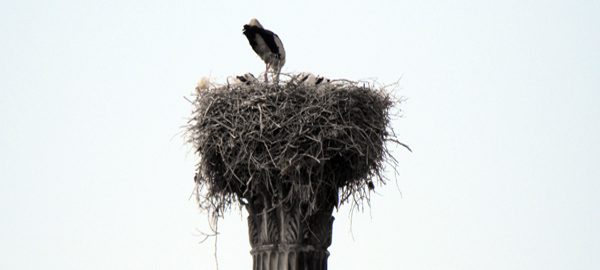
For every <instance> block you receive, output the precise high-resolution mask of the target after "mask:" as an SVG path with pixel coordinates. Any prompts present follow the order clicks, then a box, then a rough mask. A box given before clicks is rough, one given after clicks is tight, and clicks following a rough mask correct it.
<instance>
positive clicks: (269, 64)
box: [265, 62, 273, 82]
mask: <svg viewBox="0 0 600 270" xmlns="http://www.w3.org/2000/svg"><path fill="white" fill-rule="evenodd" d="M271 64H273V62H269V63H267V69H265V82H268V78H267V74H269V68H270V67H271Z"/></svg>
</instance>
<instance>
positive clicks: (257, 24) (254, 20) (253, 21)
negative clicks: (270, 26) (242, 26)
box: [248, 18, 263, 28]
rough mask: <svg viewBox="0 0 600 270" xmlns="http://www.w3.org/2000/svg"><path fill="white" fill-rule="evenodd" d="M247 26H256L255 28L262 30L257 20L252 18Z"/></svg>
mask: <svg viewBox="0 0 600 270" xmlns="http://www.w3.org/2000/svg"><path fill="white" fill-rule="evenodd" d="M248 25H251V26H257V27H260V28H263V27H262V25H260V23H259V22H258V20H257V19H256V18H252V19H251V20H250V22H249V23H248Z"/></svg>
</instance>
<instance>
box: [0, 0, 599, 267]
mask: <svg viewBox="0 0 600 270" xmlns="http://www.w3.org/2000/svg"><path fill="white" fill-rule="evenodd" d="M213 2H215V1H179V2H171V3H167V2H158V1H99V2H98V1H97V2H95V3H92V2H87V1H84V2H82V1H50V2H48V1H3V2H2V3H1V4H0V36H2V38H1V39H0V46H1V47H0V48H1V49H0V59H2V61H0V142H1V143H0V164H2V165H1V166H0V217H2V218H0V268H1V269H215V267H216V266H215V260H214V256H213V252H214V241H213V240H212V239H211V240H209V241H207V242H205V243H203V244H199V243H198V242H199V241H200V240H201V239H202V238H201V237H199V236H198V232H197V230H201V231H206V230H208V225H207V223H206V216H205V215H204V214H202V213H200V211H199V209H198V206H197V205H196V202H195V200H194V199H193V198H192V199H189V197H190V194H191V193H192V192H193V188H194V183H193V175H194V164H195V162H196V161H197V160H198V159H197V157H195V156H194V155H193V153H189V150H190V148H189V146H186V145H184V143H183V139H182V138H181V137H179V132H180V131H181V129H180V127H181V126H182V125H184V124H186V121H187V117H189V116H190V113H191V107H190V104H189V103H188V102H187V101H186V100H185V99H183V96H184V95H189V93H190V92H192V91H193V88H194V85H195V83H196V82H197V81H198V80H199V79H200V77H202V76H208V75H209V74H210V75H211V77H212V78H213V79H214V80H215V81H217V82H223V81H224V80H225V78H226V77H227V76H230V75H234V74H242V73H245V72H252V73H254V74H255V75H257V74H259V73H260V72H261V71H262V70H263V69H264V64H263V63H262V61H261V60H260V59H259V58H258V56H256V55H255V54H254V52H253V51H252V49H251V48H250V46H249V45H248V41H247V40H246V38H245V37H244V36H243V35H242V26H243V25H244V24H245V23H247V22H248V21H249V20H250V19H251V18H252V17H256V18H258V19H259V20H260V22H261V23H262V25H263V26H264V27H265V28H267V29H270V30H273V31H274V32H275V33H277V34H278V35H279V37H280V38H281V40H282V41H283V44H284V47H285V49H286V52H287V55H286V58H287V62H286V65H285V66H284V67H283V71H284V72H301V71H310V72H313V73H316V74H320V75H324V76H327V77H329V78H332V79H336V78H346V79H351V80H358V79H366V78H373V77H376V78H377V80H378V81H379V82H381V83H383V84H387V83H393V82H395V81H396V80H398V79H399V78H401V80H400V82H399V84H400V87H401V89H400V90H399V91H398V92H397V94H398V95H401V96H404V97H406V98H408V99H407V101H406V102H405V103H403V104H402V105H401V107H400V108H401V109H402V110H403V117H402V118H396V119H394V122H393V126H394V129H395V130H396V132H397V134H398V136H399V140H401V141H402V142H404V143H406V144H408V145H410V146H411V148H412V149H413V153H410V152H408V151H405V150H404V149H402V148H396V147H394V148H393V149H392V150H393V154H394V156H395V158H396V159H397V160H398V161H399V164H398V166H397V167H396V170H397V171H398V172H399V173H398V175H396V176H395V175H394V173H393V168H388V170H387V173H386V175H387V176H388V177H390V178H391V181H390V182H389V183H388V185H386V186H383V187H377V188H376V191H377V193H378V194H373V196H372V200H371V206H372V208H371V210H370V211H369V210H367V211H365V212H364V213H354V215H353V217H352V219H350V217H349V207H348V206H344V207H341V208H340V210H339V212H337V213H335V217H336V220H335V222H334V235H333V244H332V246H331V247H330V248H329V251H330V253H331V256H330V258H329V269H593V268H596V267H598V265H600V256H598V254H600V229H599V228H600V196H599V195H598V194H600V140H599V136H600V120H598V118H599V116H600V92H599V90H600V50H599V48H600V34H599V33H600V3H598V2H597V1H550V2H549V1H444V2H442V1H360V2H358V1H343V2H342V1H339V2H337V1H336V2H332V1H327V2H325V1H302V2H297V1H296V2H289V3H288V2H282V1H270V2H260V3H259V2H250V1H248V3H244V4H241V3H226V2H225V1H220V2H218V3H213ZM395 179H396V180H395ZM396 181H397V182H396ZM351 221H352V224H351V223H350V222H351ZM219 230H220V233H221V234H220V236H219V238H218V246H217V247H218V253H217V254H218V260H219V269H251V268H252V264H251V262H252V259H251V257H250V254H249V251H250V245H249V243H248V236H247V225H246V214H245V212H242V214H240V211H234V212H232V213H230V214H229V215H227V217H226V219H224V220H222V222H221V223H219Z"/></svg>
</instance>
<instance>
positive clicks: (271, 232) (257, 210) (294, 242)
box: [246, 196, 334, 270]
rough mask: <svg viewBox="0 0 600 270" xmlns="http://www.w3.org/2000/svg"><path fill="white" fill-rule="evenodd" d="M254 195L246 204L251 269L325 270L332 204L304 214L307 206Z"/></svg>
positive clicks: (330, 231)
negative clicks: (274, 202)
mask: <svg viewBox="0 0 600 270" xmlns="http://www.w3.org/2000/svg"><path fill="white" fill-rule="evenodd" d="M272 201H273V200H272V198H268V199H265V197H263V196H257V197H255V198H254V199H253V200H250V201H249V203H248V204H247V205H246V209H247V210H248V213H249V216H248V233H249V238H250V245H251V246H252V250H251V251H250V254H251V255H252V258H253V266H252V269H253V270H325V269H327V258H328V257H329V252H328V251H327V248H328V247H329V246H330V245H331V234H332V226H333V220H334V218H333V216H332V213H333V204H331V205H327V207H323V208H324V209H320V210H318V211H316V212H314V213H312V214H310V215H307V214H306V213H307V211H306V210H307V209H308V206H307V205H302V204H299V203H297V202H296V203H279V204H277V205H272Z"/></svg>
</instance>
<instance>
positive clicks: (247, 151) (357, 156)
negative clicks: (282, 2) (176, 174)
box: [186, 80, 406, 216]
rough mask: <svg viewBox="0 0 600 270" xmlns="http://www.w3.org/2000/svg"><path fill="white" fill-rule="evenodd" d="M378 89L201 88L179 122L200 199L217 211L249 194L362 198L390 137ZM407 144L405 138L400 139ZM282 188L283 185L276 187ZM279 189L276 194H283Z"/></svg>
mask: <svg viewBox="0 0 600 270" xmlns="http://www.w3.org/2000/svg"><path fill="white" fill-rule="evenodd" d="M390 95H391V94H390V93H388V92H387V91H386V88H385V87H379V88H378V87H374V86H371V85H370V84H367V83H362V84H359V83H355V82H348V81H344V82H342V81H338V82H332V83H329V84H326V85H321V86H314V85H312V86H308V85H305V84H300V83H297V82H294V80H291V81H289V82H287V83H282V84H266V83H254V84H251V85H244V84H226V85H220V86H215V85H213V86H212V87H210V88H208V89H199V93H198V96H197V97H196V99H194V100H193V101H192V104H193V106H194V110H193V113H192V118H191V119H190V121H189V123H188V125H187V126H186V129H187V133H186V134H187V139H188V142H190V143H192V144H193V147H194V150H195V151H196V153H197V154H198V155H199V157H200V161H199V163H198V164H197V173H196V177H195V181H196V183H197V192H198V200H199V203H200V207H201V208H202V209H204V210H208V211H209V212H212V214H213V216H221V215H222V214H223V213H224V211H225V210H227V209H228V208H230V207H231V206H233V205H234V204H237V203H241V204H246V203H247V201H248V200H250V199H251V198H253V197H254V196H257V195H261V196H266V197H269V196H271V197H273V196H274V197H277V196H278V195H276V194H280V195H279V199H278V201H279V202H283V201H286V200H292V201H295V202H300V203H304V204H305V205H308V206H309V207H308V209H309V211H311V212H312V211H317V210H319V207H324V206H322V204H323V203H322V202H320V201H322V200H323V199H322V198H319V197H322V196H323V194H332V193H333V194H334V196H333V197H331V198H328V199H327V203H328V204H330V205H331V204H334V205H338V204H341V203H344V202H347V201H349V200H350V201H352V202H354V203H357V204H358V203H362V200H364V199H365V198H366V199H367V200H368V195H367V194H368V192H369V191H370V190H371V189H372V188H373V181H376V182H379V184H385V179H384V178H383V175H382V174H383V166H384V164H385V163H386V161H387V162H389V161H391V162H392V163H395V160H394V159H393V157H391V156H390V154H389V152H388V150H387V147H386V142H387V141H392V142H396V143H400V142H398V141H397V140H395V134H394V132H393V130H392V129H391V126H390V125H389V124H390V109H391V108H393V107H394V106H395V104H396V103H397V102H398V100H394V99H393V97H391V96H390ZM400 144H401V145H403V146H405V147H406V145H404V144H402V143H400ZM282 188H283V189H285V190H284V192H283V193H281V192H280V191H277V190H278V189H282ZM281 194H283V196H281Z"/></svg>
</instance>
